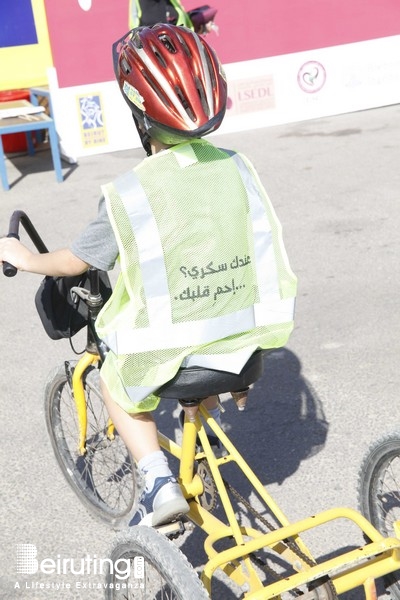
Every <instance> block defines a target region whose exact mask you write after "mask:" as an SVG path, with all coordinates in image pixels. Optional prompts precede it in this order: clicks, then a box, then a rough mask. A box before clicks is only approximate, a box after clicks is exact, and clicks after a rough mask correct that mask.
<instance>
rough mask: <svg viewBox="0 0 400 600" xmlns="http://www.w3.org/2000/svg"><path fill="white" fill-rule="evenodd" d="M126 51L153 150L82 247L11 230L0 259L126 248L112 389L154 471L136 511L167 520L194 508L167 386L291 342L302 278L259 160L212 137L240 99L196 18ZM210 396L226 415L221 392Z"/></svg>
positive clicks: (125, 431)
mask: <svg viewBox="0 0 400 600" xmlns="http://www.w3.org/2000/svg"><path fill="white" fill-rule="evenodd" d="M113 58H114V68H115V74H116V78H117V81H118V84H119V87H120V90H121V93H122V95H123V97H124V99H125V100H126V102H127V104H128V106H129V108H130V109H131V111H132V115H133V119H134V122H135V124H136V127H137V129H138V132H139V135H140V137H141V141H142V144H143V147H144V149H145V151H146V153H147V158H145V159H144V160H143V161H142V163H140V165H138V166H137V167H135V168H134V169H133V170H132V171H130V172H128V173H125V174H124V175H122V176H120V177H119V178H117V179H116V180H115V181H113V182H111V183H109V184H107V185H104V186H103V187H102V191H103V197H102V199H101V201H100V205H99V212H98V215H97V218H96V219H95V220H94V221H93V222H91V223H90V224H89V225H88V226H87V227H86V229H85V230H84V231H83V232H82V233H81V235H80V236H79V237H78V238H77V239H76V240H75V241H74V243H73V244H72V245H71V247H70V248H68V249H62V250H58V251H55V252H50V253H48V254H35V253H33V252H31V251H30V250H29V249H28V248H26V247H25V246H23V245H22V244H21V243H20V242H19V241H18V240H16V239H12V238H3V239H1V240H0V260H1V261H8V262H9V263H11V264H13V265H14V266H16V267H17V268H18V269H20V270H24V271H30V272H35V273H40V274H43V275H76V274H80V273H82V272H84V271H86V270H87V269H88V267H89V266H90V265H93V266H94V267H97V268H98V269H102V270H110V269H112V268H113V267H114V264H115V262H116V260H117V259H119V262H120V267H121V273H120V275H119V279H118V282H117V284H116V286H115V289H114V291H113V294H112V296H111V298H110V300H109V301H108V302H107V303H106V304H105V306H104V307H103V309H102V311H101V313H100V314H99V317H98V319H97V322H96V328H97V331H98V334H99V335H100V337H101V338H102V339H103V340H104V341H105V342H106V344H107V346H108V347H109V349H110V350H109V352H108V354H107V356H106V359H105V361H104V364H103V365H102V367H101V380H102V391H103V394H104V401H105V404H106V406H107V409H108V411H109V414H110V417H111V419H112V420H113V421H114V424H115V426H116V428H117V430H118V432H119V434H120V436H121V437H122V439H123V440H124V442H125V444H126V446H127V447H128V449H129V450H130V452H131V453H132V455H133V456H134V458H135V460H136V461H137V463H138V466H139V469H140V470H141V472H142V473H143V474H144V478H145V488H144V491H143V495H142V497H141V500H140V505H139V510H138V512H137V513H135V515H134V516H133V518H132V521H131V523H132V524H139V523H140V524H148V525H152V526H156V525H159V524H161V523H164V522H167V521H169V520H172V519H173V518H174V517H176V516H177V515H179V514H181V513H185V512H187V511H188V504H187V502H186V500H185V498H184V497H183V495H182V493H181V490H180V487H179V485H178V483H177V482H176V480H175V479H174V477H173V475H172V472H171V471H170V468H169V465H168V462H167V459H166V457H165V455H164V453H163V452H162V451H161V449H160V446H159V444H158V439H157V430H156V425H155V421H154V419H153V416H152V411H153V410H154V409H155V408H156V407H157V405H158V402H159V398H158V396H157V389H158V388H159V387H160V386H162V385H163V384H164V383H165V382H167V381H169V380H170V379H172V378H173V377H174V375H175V373H176V372H177V370H178V369H179V368H180V367H181V366H192V365H198V366H204V367H209V368H212V369H217V370H225V371H231V372H236V373H239V372H240V371H241V369H242V367H243V365H244V364H245V363H246V362H247V360H248V358H249V357H250V356H251V354H252V353H253V352H254V351H256V350H257V349H259V348H273V347H281V346H283V345H284V344H285V343H286V341H287V339H288V337H289V335H290V332H291V330H292V327H293V310H294V300H295V294H296V278H295V276H294V275H293V273H292V271H291V269H290V266H289V264H288V260H287V256H286V252H285V249H284V246H283V242H282V237H281V227H280V224H279V222H278V220H277V218H276V215H275V212H274V210H273V208H272V206H271V204H270V201H269V199H268V197H267V195H266V192H265V190H264V188H263V187H262V184H261V182H260V181H259V179H258V176H257V174H256V172H255V171H254V169H253V167H252V165H251V164H250V163H249V161H248V160H247V159H246V158H245V157H244V156H242V155H240V154H238V153H236V152H234V151H230V150H224V149H220V148H217V147H215V146H214V145H212V144H211V143H209V142H207V141H205V140H203V139H202V138H203V136H205V135H206V134H208V133H211V132H212V131H215V130H216V129H218V127H219V126H220V124H221V122H222V120H223V117H224V114H225V109H226V101H227V84H226V80H225V76H224V72H223V69H222V66H221V64H220V63H219V61H218V58H217V56H216V55H215V53H214V51H213V50H212V49H211V48H210V46H209V45H208V44H207V43H206V42H205V40H204V39H202V38H201V37H199V36H198V35H197V34H196V33H194V32H193V31H191V30H189V29H186V28H183V27H177V26H171V25H164V24H158V25H155V26H153V27H140V28H137V29H134V30H132V31H130V32H129V33H128V34H127V35H125V36H124V37H123V38H121V39H120V40H119V41H118V42H116V43H115V44H114V45H113ZM206 404H207V407H208V408H209V410H210V412H211V413H212V415H213V416H214V417H215V418H217V420H218V414H219V406H218V399H217V398H216V397H211V398H208V399H207V400H206Z"/></svg>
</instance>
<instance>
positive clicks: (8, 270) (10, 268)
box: [3, 233, 19, 277]
mask: <svg viewBox="0 0 400 600" xmlns="http://www.w3.org/2000/svg"><path fill="white" fill-rule="evenodd" d="M7 237H13V238H17V240H19V235H18V233H9V234H8V236H7ZM17 272H18V269H17V267H14V265H10V263H8V262H3V273H4V275H5V276H6V277H15V275H16V274H17Z"/></svg>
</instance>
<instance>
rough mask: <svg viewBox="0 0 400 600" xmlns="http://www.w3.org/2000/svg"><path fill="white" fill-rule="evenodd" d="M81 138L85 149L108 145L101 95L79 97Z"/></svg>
mask: <svg viewBox="0 0 400 600" xmlns="http://www.w3.org/2000/svg"><path fill="white" fill-rule="evenodd" d="M78 106H79V117H80V129H81V138H82V144H83V147H84V148H95V147H97V146H103V145H104V144H107V143H108V140H107V130H106V127H105V124H104V116H103V107H102V102H101V96H100V94H96V95H94V94H93V95H92V94H91V95H89V94H88V95H85V96H79V97H78Z"/></svg>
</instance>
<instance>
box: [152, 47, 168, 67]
mask: <svg viewBox="0 0 400 600" xmlns="http://www.w3.org/2000/svg"><path fill="white" fill-rule="evenodd" d="M152 48H153V52H154V56H155V57H156V59H157V60H158V62H159V64H160V65H161V66H162V67H163V68H164V69H165V68H166V67H167V63H166V62H165V60H164V57H163V56H161V54H160V53H159V51H158V50H157V48H155V47H154V46H152Z"/></svg>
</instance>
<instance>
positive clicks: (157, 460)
mask: <svg viewBox="0 0 400 600" xmlns="http://www.w3.org/2000/svg"><path fill="white" fill-rule="evenodd" d="M101 391H102V394H103V399H104V404H105V406H106V408H107V411H108V414H109V416H110V418H111V420H112V422H113V423H114V425H115V428H116V430H117V431H118V433H119V435H120V436H121V438H122V440H123V441H124V443H125V446H126V447H127V448H128V450H129V451H130V453H131V454H132V456H133V458H134V459H135V461H136V462H137V464H138V467H139V470H140V471H141V473H142V475H143V476H144V479H145V490H144V493H143V495H142V497H141V502H140V504H139V507H138V512H137V513H136V514H135V515H134V517H133V519H132V521H131V523H130V524H131V525H138V524H145V525H153V526H156V525H159V524H161V523H164V522H168V521H170V520H171V519H173V518H174V517H175V516H176V515H178V514H180V513H185V512H187V511H188V510H189V506H188V504H187V502H186V500H185V499H184V497H183V495H182V492H181V490H180V487H179V485H178V484H177V482H176V480H175V479H174V477H173V476H172V473H171V470H170V468H169V466H168V461H167V458H166V456H165V455H164V453H163V452H162V450H161V448H160V445H159V443H158V438H157V427H156V424H155V421H154V419H153V416H152V414H151V413H133V414H129V413H127V412H126V411H125V410H124V409H123V408H121V406H119V404H117V403H116V402H115V401H114V400H113V399H112V397H111V395H110V393H109V391H108V389H107V386H106V385H105V383H104V382H103V381H102V380H101Z"/></svg>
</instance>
